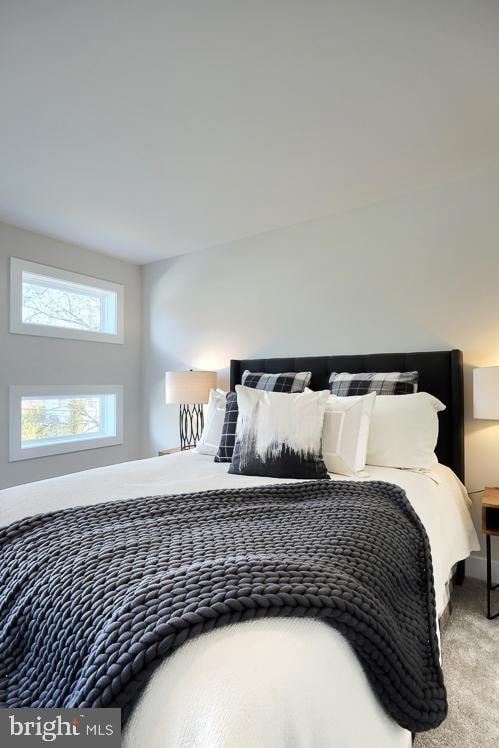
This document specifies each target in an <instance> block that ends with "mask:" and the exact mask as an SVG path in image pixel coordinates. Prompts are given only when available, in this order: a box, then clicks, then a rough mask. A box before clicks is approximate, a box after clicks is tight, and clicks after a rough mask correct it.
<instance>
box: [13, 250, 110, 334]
mask: <svg viewBox="0 0 499 748" xmlns="http://www.w3.org/2000/svg"><path fill="white" fill-rule="evenodd" d="M123 301H124V288H123V286H121V285H119V284H117V283H111V282H110V281H104V280H99V279H98V278H91V277H89V276H86V275H79V274H78V273H71V272H69V271H67V270H60V269H58V268H52V267H48V266H47V265H39V264H37V263H35V262H28V261H26V260H18V259H17V258H16V257H11V258H10V331H11V332H13V333H20V334H23V335H46V336H50V337H57V338H74V339H76V340H92V341H104V342H108V343H123Z"/></svg>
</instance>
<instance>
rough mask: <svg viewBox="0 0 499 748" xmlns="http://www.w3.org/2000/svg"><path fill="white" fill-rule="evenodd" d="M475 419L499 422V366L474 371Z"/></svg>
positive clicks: (484, 367)
mask: <svg viewBox="0 0 499 748" xmlns="http://www.w3.org/2000/svg"><path fill="white" fill-rule="evenodd" d="M473 418H485V419H487V420H491V421H499V366H482V367H480V368H479V369H473Z"/></svg>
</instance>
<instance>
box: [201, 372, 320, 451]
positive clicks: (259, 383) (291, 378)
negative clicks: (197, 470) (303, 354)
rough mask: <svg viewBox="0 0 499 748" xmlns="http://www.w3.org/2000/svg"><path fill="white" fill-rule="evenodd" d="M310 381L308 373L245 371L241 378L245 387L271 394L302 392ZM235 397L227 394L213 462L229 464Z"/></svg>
mask: <svg viewBox="0 0 499 748" xmlns="http://www.w3.org/2000/svg"><path fill="white" fill-rule="evenodd" d="M311 379H312V372H310V371H296V372H293V371H292V372H283V373H280V374H265V373H264V372H251V371H248V370H247V369H246V371H245V372H244V373H243V376H242V377H241V381H242V383H243V384H244V386H245V387H253V388H254V389H258V390H267V391H272V392H274V391H275V392H303V390H304V389H305V387H307V386H308V385H309V383H310V380H311ZM237 414H238V409H237V396H236V393H235V392H229V394H228V395H227V400H226V404H225V419H224V425H223V428H222V437H221V439H220V444H219V447H218V451H217V453H216V455H215V462H231V461H232V453H233V451H234V444H235V441H236V424H237Z"/></svg>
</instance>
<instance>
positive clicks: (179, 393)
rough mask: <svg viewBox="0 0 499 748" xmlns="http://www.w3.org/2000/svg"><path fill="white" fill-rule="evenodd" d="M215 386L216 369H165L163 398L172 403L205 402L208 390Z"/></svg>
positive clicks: (194, 403) (195, 403)
mask: <svg viewBox="0 0 499 748" xmlns="http://www.w3.org/2000/svg"><path fill="white" fill-rule="evenodd" d="M216 386H217V373H216V371H167V372H166V373H165V400H166V402H167V403H168V404H174V405H197V404H199V403H207V402H208V398H209V396H210V390H212V389H215V388H216Z"/></svg>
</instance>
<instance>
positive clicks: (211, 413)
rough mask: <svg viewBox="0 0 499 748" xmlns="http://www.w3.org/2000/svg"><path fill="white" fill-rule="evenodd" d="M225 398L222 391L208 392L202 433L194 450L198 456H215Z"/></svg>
mask: <svg viewBox="0 0 499 748" xmlns="http://www.w3.org/2000/svg"><path fill="white" fill-rule="evenodd" d="M226 396H227V393H226V392H224V391H223V390H211V391H210V397H209V399H208V407H207V408H206V415H205V419H204V428H203V433H202V434H201V438H200V439H199V441H198V443H197V445H196V448H195V449H194V451H195V452H197V453H198V454H200V455H216V453H217V450H218V445H219V444H220V438H221V436H222V426H223V425H224V417H225V398H226Z"/></svg>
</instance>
